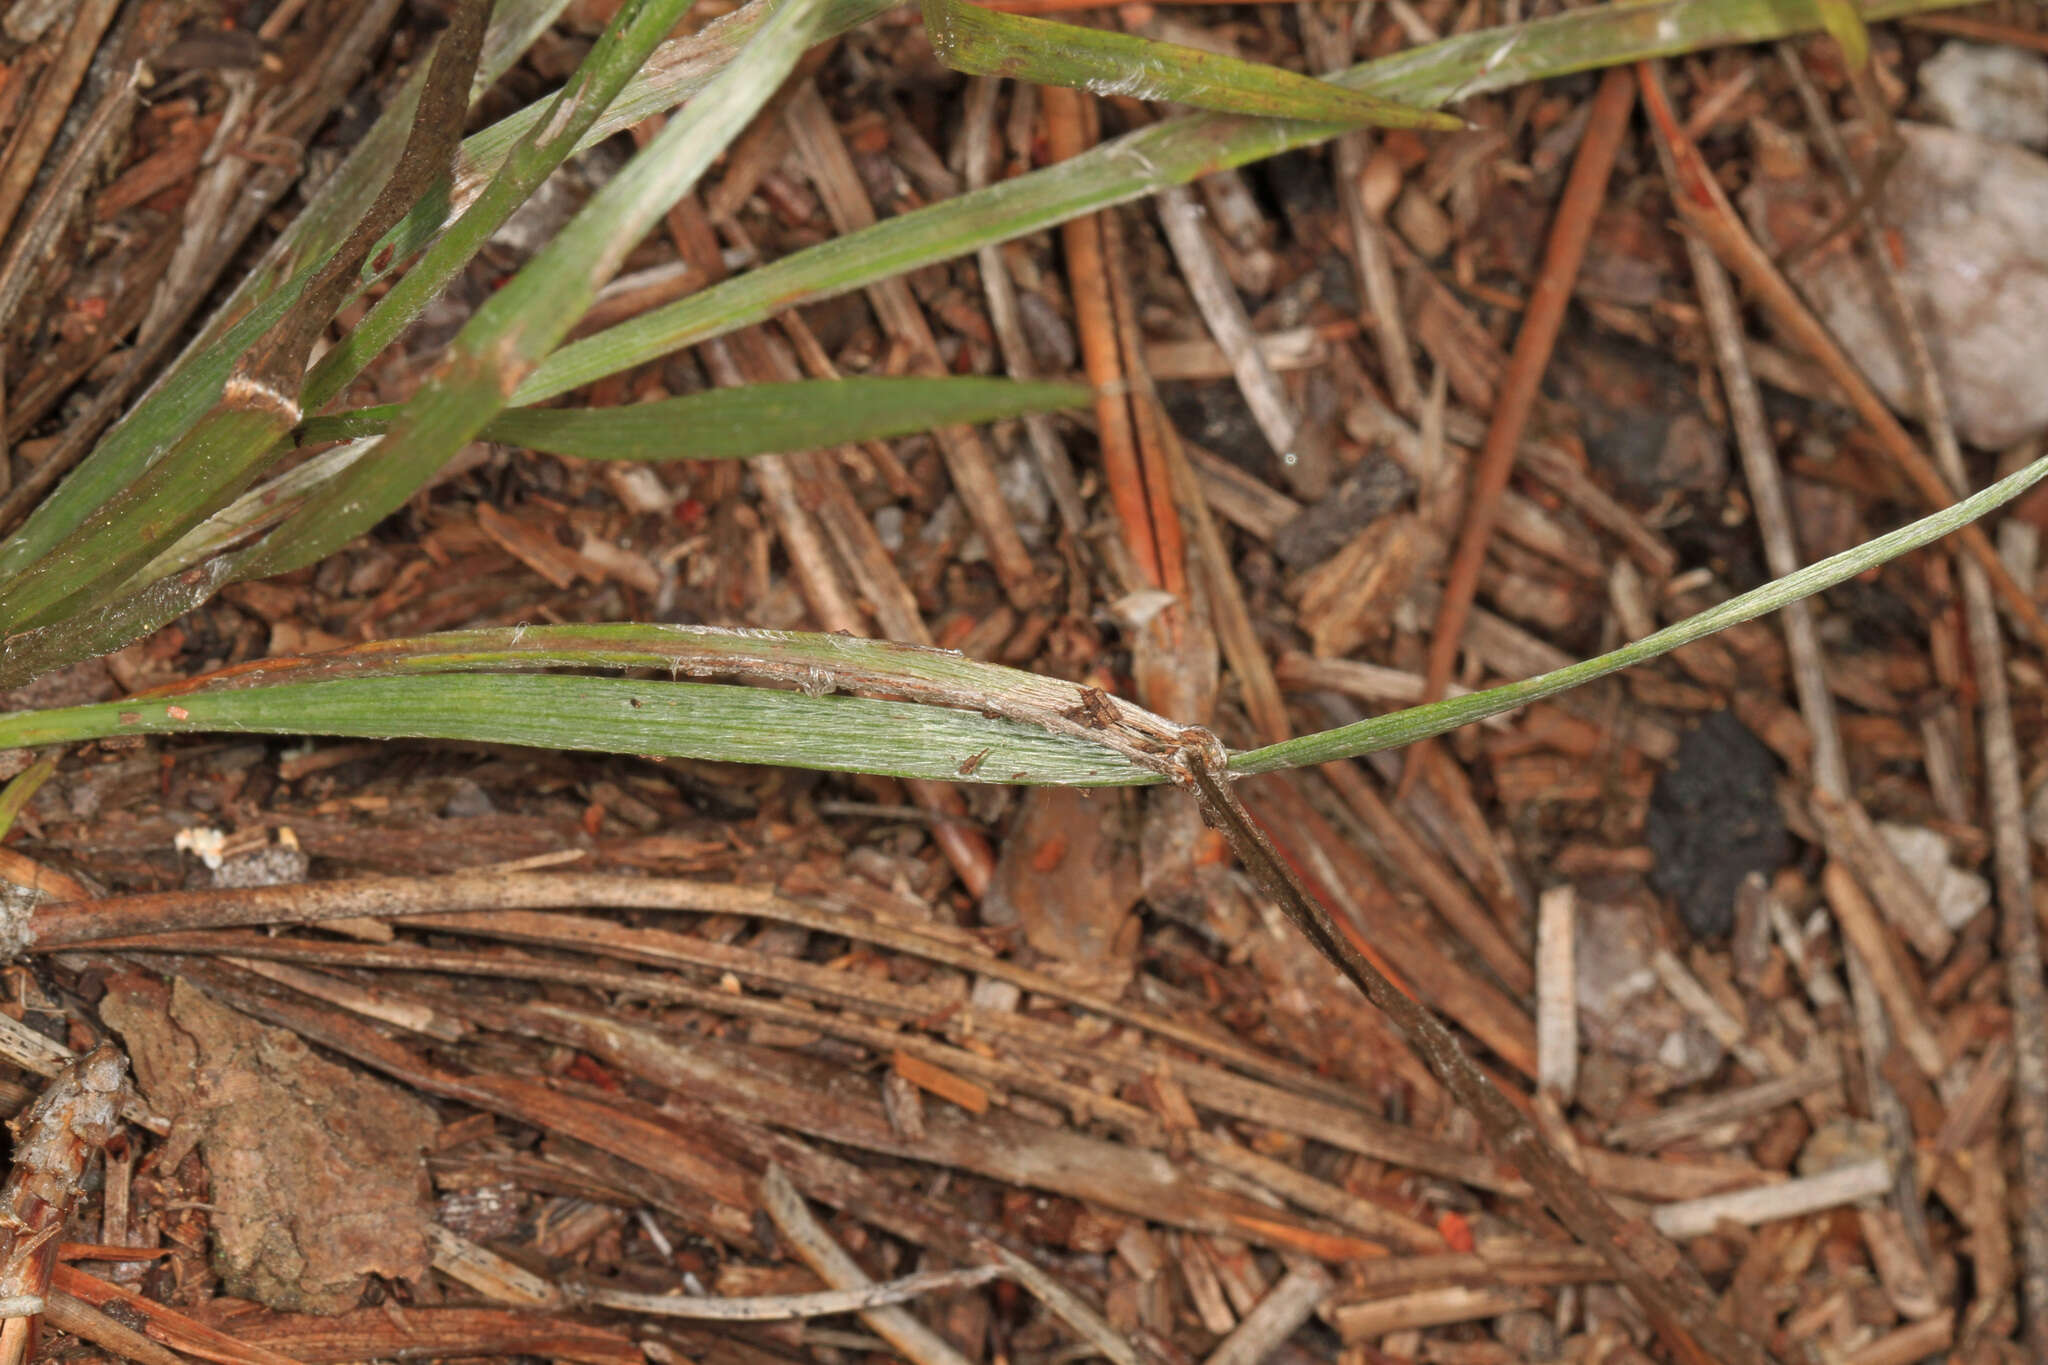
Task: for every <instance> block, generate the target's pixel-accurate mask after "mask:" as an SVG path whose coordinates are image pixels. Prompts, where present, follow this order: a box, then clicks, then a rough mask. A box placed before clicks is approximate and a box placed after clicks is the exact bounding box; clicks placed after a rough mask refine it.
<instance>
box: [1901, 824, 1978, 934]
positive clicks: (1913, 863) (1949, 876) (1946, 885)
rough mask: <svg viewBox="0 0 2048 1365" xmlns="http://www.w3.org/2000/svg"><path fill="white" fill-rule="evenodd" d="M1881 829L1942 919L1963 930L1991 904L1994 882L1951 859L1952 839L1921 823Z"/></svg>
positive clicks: (1949, 924)
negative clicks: (1932, 900)
mask: <svg viewBox="0 0 2048 1365" xmlns="http://www.w3.org/2000/svg"><path fill="white" fill-rule="evenodd" d="M1877 832H1878V833H1879V834H1881V835H1882V836H1884V841H1885V842H1886V843H1887V844H1889V845H1891V850H1892V852H1893V853H1895V854H1897V855H1898V858H1899V861H1900V862H1902V863H1904V864H1905V865H1906V868H1907V870H1908V871H1910V872H1911V873H1912V874H1913V877H1914V879H1915V880H1916V881H1918V882H1919V883H1920V885H1921V886H1923V887H1925V888H1926V889H1927V894H1928V895H1930V896H1932V897H1933V898H1934V908H1935V911H1936V912H1937V913H1938V914H1939V915H1940V916H1941V922H1942V923H1943V924H1946V925H1947V926H1948V927H1949V928H1951V929H1961V928H1962V927H1963V926H1964V925H1965V924H1968V923H1969V922H1970V921H1971V920H1973V919H1975V918H1976V917H1977V913H1978V912H1979V911H1980V910H1982V909H1983V908H1984V907H1985V906H1987V905H1989V904H1991V883H1989V882H1987V881H1985V880H1984V879H1983V878H1982V877H1980V876H1978V875H1977V874H1976V873H1974V872H1965V871H1963V870H1962V869H1961V868H1959V867H1956V866H1954V865H1952V864H1951V863H1950V862H1949V847H1948V840H1946V839H1944V838H1942V837H1941V836H1940V835H1939V834H1936V833H1935V832H1934V831H1933V830H1931V829H1927V828H1925V827H1923V826H1920V825H1895V824H1892V823H1891V822H1889V821H1882V822H1880V823H1879V824H1878V827H1877Z"/></svg>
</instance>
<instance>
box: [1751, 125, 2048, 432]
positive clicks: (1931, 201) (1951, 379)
mask: <svg viewBox="0 0 2048 1365" xmlns="http://www.w3.org/2000/svg"><path fill="white" fill-rule="evenodd" d="M1751 127H1752V132H1753V135H1754V138H1755V142H1756V162H1757V166H1758V168H1759V169H1758V175H1757V177H1756V179H1755V180H1754V181H1753V182H1752V183H1751V184H1750V186H1749V188H1748V189H1746V190H1744V191H1743V192H1742V195H1741V196H1740V198H1741V201H1742V207H1743V212H1744V213H1745V214H1746V215H1747V216H1748V218H1749V220H1750V223H1751V226H1752V227H1753V228H1754V229H1755V230H1756V234H1757V237H1758V239H1759V240H1760V241H1761V242H1762V244H1763V245H1764V246H1765V247H1766V248H1767V249H1769V250H1772V251H1782V250H1784V249H1786V248H1787V247H1789V246H1791V245H1793V244H1795V243H1799V242H1805V241H1809V240H1812V238H1813V237H1814V236H1815V235H1817V234H1818V233H1820V232H1822V231H1825V230H1826V228H1827V226H1828V224H1830V223H1831V222H1833V221H1834V220H1835V219H1836V218H1837V217H1838V216H1839V214H1840V210H1841V202H1840V199H1839V196H1833V195H1830V194H1829V193H1828V192H1826V191H1824V190H1822V189H1819V188H1817V187H1822V186H1825V185H1827V184H1828V183H1829V179H1830V178H1829V177H1827V176H1825V175H1823V174H1822V173H1821V172H1820V171H1819V170H1818V169H1817V168H1816V167H1815V166H1814V165H1813V163H1812V159H1811V155H1810V153H1809V152H1808V150H1807V148H1806V145H1805V143H1804V141H1803V140H1802V139H1799V138H1796V137H1794V136H1792V135H1791V134H1790V133H1788V132H1786V131H1785V130H1783V129H1781V128H1774V127H1772V126H1770V125H1769V124H1765V123H1763V122H1761V121H1758V122H1757V123H1754V124H1752V125H1751ZM1898 131H1899V136H1900V138H1901V139H1902V141H1903V142H1904V145H1905V151H1904V154H1903V155H1902V156H1901V157H1900V159H1899V162H1898V164H1897V165H1896V166H1895V167H1894V168H1893V169H1892V173H1891V174H1890V175H1889V176H1887V177H1886V178H1885V182H1884V188H1883V191H1882V194H1881V196H1880V204H1879V211H1880V213H1881V215H1882V216H1883V218H1884V221H1885V222H1886V223H1887V224H1888V225H1889V226H1890V227H1891V229H1892V230H1893V232H1894V233H1895V234H1896V239H1897V245H1898V248H1899V250H1900V251H1901V252H1902V256H1903V260H1904V262H1905V265H1904V269H1903V271H1902V272H1901V275H1902V279H1903V281H1904V284H1905V288H1906V294H1907V297H1908V300H1909V301H1910V302H1911V303H1912V305H1913V307H1914V310H1915V311H1916V312H1917V313H1918V314H1919V316H1920V317H1921V318H1922V319H1923V320H1924V322H1925V325H1926V327H1927V333H1928V336H1927V341H1928V345H1929V346H1930V347H1931V348H1932V350H1933V352H1934V364H1935V369H1936V370H1937V371H1938V373H1939V376H1940V379H1941V382H1942V387H1943V389H1944V390H1945V391H1946V393H1947V395H1948V399H1949V404H1950V407H1951V409H1952V411H1953V415H1954V417H1955V423H1956V430H1957V432H1958V433H1959V434H1960V435H1961V436H1962V438H1963V439H1964V440H1966V441H1968V442H1969V443H1970V444H1971V445H1974V446H1980V447H1982V448H1984V449H1987V450H2003V449H2005V448H2006V447H2007V446H2010V445H2013V444H2015V443H2017V442H2020V441H2023V440H2027V439H2029V438H2030V437H2032V436H2034V435H2036V434H2038V433H2040V432H2042V431H2048V384H2043V383H2042V382H2041V373H2040V357H2041V356H2042V355H2044V354H2048V239H2044V238H2043V235H2042V233H2041V224H2042V223H2044V222H2048V160H2043V159H2042V158H2041V157H2039V156H2036V155H2034V154H2033V153H2032V152H2029V151H2026V150H2025V149H2024V148H2021V147H2017V146H2014V145H2013V144H2011V143H2008V142H1996V141H1992V140H1990V139H1987V138H1982V137H1977V136H1974V135H1972V134H1970V133H1963V132H1957V131H1955V130H1954V129H1950V128H1940V127H1936V126H1934V125H1932V124H1925V123H1901V124H1899V125H1898ZM1869 144H1870V138H1869V137H1868V135H1867V134H1858V135H1855V136H1853V137H1852V145H1851V150H1852V152H1854V153H1855V154H1857V155H1858V156H1866V157H1867V156H1868V154H1869V152H1870V151H1871V148H1870V145H1869ZM1790 273H1791V275H1792V278H1793V282H1794V283H1795V284H1797V285H1798V286H1799V289H1800V292H1801V293H1803V294H1804V295H1805V296H1806V299H1807V301H1808V302H1809V303H1811V304H1812V305H1813V309H1814V311H1815V312H1816V313H1818V314H1820V317H1821V320H1822V321H1823V322H1825V323H1827V325H1828V328H1829V330H1830V331H1832V332H1833V333H1834V334H1835V336H1836V337H1837V338H1838V339H1839V340H1840V341H1841V343H1842V347H1843V349H1844V350H1846V351H1847V352H1848V353H1849V355H1850V356H1852V357H1854V359H1855V361H1856V364H1857V365H1858V366H1859V367H1860V368H1861V369H1862V371H1863V373H1864V374H1865V375H1867V376H1868V377H1869V379H1870V382H1871V384H1872V385H1874V386H1875V387H1876V389H1877V390H1878V392H1879V393H1880V394H1882V395H1883V397H1884V399H1885V401H1886V402H1888V403H1890V404H1891V405H1892V406H1893V407H1895V408H1898V409H1900V410H1901V411H1905V412H1908V413H1916V412H1917V409H1918V407H1919V403H1918V400H1917V396H1916V393H1915V384H1914V382H1913V379H1912V374H1911V371H1910V369H1909V368H1908V367H1907V363H1906V359H1905V355H1904V352H1903V350H1902V349H1901V347H1900V344H1899V340H1898V338H1897V336H1896V335H1895V334H1894V328H1893V326H1892V323H1891V320H1890V318H1889V317H1888V316H1887V315H1886V313H1885V310H1884V309H1883V308H1882V307H1881V306H1880V305H1879V303H1878V301H1877V298H1876V295H1875V293H1874V292H1873V290H1872V287H1871V284H1870V279H1869V275H1868V273H1867V271H1866V270H1865V262H1864V260H1863V257H1862V254H1861V252H1860V251H1858V250H1856V249H1854V248H1853V246H1852V244H1851V240H1850V237H1849V236H1844V237H1842V238H1840V239H1837V240H1836V241H1834V242H1831V243H1828V244H1827V245H1825V246H1822V247H1821V248H1819V249H1818V250H1816V251H1814V252H1813V253H1812V255H1810V256H1809V257H1807V258H1806V259H1805V260H1803V261H1801V262H1800V263H1799V264H1798V265H1797V266H1796V267H1794V268H1793V269H1792V271H1791V272H1790Z"/></svg>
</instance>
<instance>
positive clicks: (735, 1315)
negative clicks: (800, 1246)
mask: <svg viewBox="0 0 2048 1365" xmlns="http://www.w3.org/2000/svg"><path fill="white" fill-rule="evenodd" d="M784 1179H785V1180H786V1179H787V1177H784ZM791 1193H792V1194H794V1193H795V1191H794V1190H793V1189H792V1191H791ZM783 1231H784V1235H785V1236H787V1235H788V1230H787V1229H784V1230H783ZM791 1240H793V1241H794V1240H795V1239H794V1238H792V1239H791ZM807 1259H808V1258H807ZM1008 1273H1009V1272H1008V1271H1006V1270H1005V1269H1004V1268H1003V1267H1002V1266H999V1265H977V1266H969V1267H967V1268H966V1269H964V1270H927V1271H923V1272H921V1273H919V1274H916V1275H905V1276H902V1277H901V1278H900V1279H894V1280H878V1281H876V1282H874V1283H872V1284H866V1285H858V1286H855V1287H852V1288H847V1289H826V1290H821V1291H819V1292H817V1293H815V1294H761V1295H757V1296H754V1297H751V1298H730V1299H727V1298H719V1297H717V1296H715V1295H703V1294H635V1293H633V1292H631V1291H630V1290H625V1289H612V1288H610V1287H608V1286H605V1285H595V1284H591V1285H579V1284H571V1285H568V1286H566V1287H565V1291H564V1292H565V1293H566V1295H567V1296H568V1297H569V1298H570V1299H572V1300H580V1301H582V1302H584V1303H587V1304H591V1305H593V1306H594V1307H598V1308H615V1309H617V1310H618V1311H620V1312H622V1313H645V1314H647V1315H649V1316H651V1317H663V1318H696V1319H701V1320H704V1321H710V1322H786V1321H788V1320H789V1319H791V1318H822V1317H826V1316H829V1315H830V1314H833V1313H860V1314H863V1315H865V1314H866V1313H867V1312H868V1311H869V1310H870V1309H876V1308H887V1307H888V1306H889V1305H891V1304H898V1303H908V1302H910V1301H911V1300H912V1299H921V1298H923V1297H925V1296H926V1295H928V1294H950V1293H953V1292H955V1291H957V1290H961V1289H974V1288H976V1287H978V1286H980V1285H984V1284H987V1283H988V1282H989V1281H990V1280H1000V1279H1002V1278H1003V1277H1004V1276H1005V1275H1006V1274H1008Z"/></svg>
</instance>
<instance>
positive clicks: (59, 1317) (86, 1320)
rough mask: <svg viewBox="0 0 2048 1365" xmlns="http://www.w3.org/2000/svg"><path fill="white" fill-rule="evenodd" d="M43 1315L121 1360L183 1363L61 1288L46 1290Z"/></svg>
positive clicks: (147, 1363) (145, 1364)
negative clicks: (46, 1297)
mask: <svg viewBox="0 0 2048 1365" xmlns="http://www.w3.org/2000/svg"><path fill="white" fill-rule="evenodd" d="M43 1317H44V1319H45V1320H46V1321H47V1322H48V1323H49V1324H50V1325H51V1326H52V1327H55V1328H56V1329H57V1330H58V1331H60V1332H69V1333H70V1334H71V1335H72V1336H75V1337H77V1338H79V1339H80V1340H81V1341H89V1342H91V1343H92V1344H93V1345H95V1346H100V1347H104V1348H105V1349H107V1350H109V1351H112V1352H113V1353H114V1354H115V1355H118V1356H121V1357H123V1358H124V1359H127V1360H133V1361H137V1362H139V1365H187V1362H186V1360H185V1358H184V1357H183V1356H181V1355H178V1354H177V1353H176V1352H174V1351H171V1350H169V1349H167V1348H166V1347H163V1346H160V1345H158V1344H157V1343H156V1342H154V1341H151V1340H150V1339H149V1338H148V1337H146V1336H144V1335H143V1334H142V1333H140V1332H138V1331H136V1330H135V1329H134V1328H133V1327H130V1326H128V1325H126V1324H125V1323H121V1322H117V1321H115V1320H114V1319H113V1318H111V1317H109V1316H108V1315H107V1314H105V1313H103V1312H101V1311H100V1310H99V1309H97V1308H95V1307H93V1306H92V1305H91V1304H89V1303H86V1302H85V1301H84V1300H82V1299H75V1298H73V1297H71V1295H69V1294H66V1293H65V1292H64V1291H63V1290H61V1289H53V1290H51V1291H50V1295H49V1300H48V1302H47V1303H46V1304H45V1305H44V1307H43ZM4 1349H5V1345H4V1338H0V1350H4Z"/></svg>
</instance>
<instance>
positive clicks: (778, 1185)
mask: <svg viewBox="0 0 2048 1365" xmlns="http://www.w3.org/2000/svg"><path fill="white" fill-rule="evenodd" d="M761 1206H762V1207H763V1208H765V1209H766V1210H767V1211H768V1216H769V1218H771V1219H773V1220H774V1223H775V1230H776V1231H777V1232H779V1233H781V1234H782V1236H783V1238H784V1240H786V1241H787V1242H788V1243H789V1244H790V1247H791V1248H792V1249H793V1250H794V1251H795V1252H796V1254H797V1256H798V1257H799V1258H800V1259H801V1260H802V1261H803V1263H804V1264H805V1265H808V1266H809V1267H810V1268H811V1269H812V1270H813V1271H815V1272H816V1273H817V1276H818V1278H819V1279H821V1280H823V1281H824V1282H825V1283H826V1284H829V1285H832V1286H834V1287H835V1288H837V1289H840V1290H856V1291H858V1290H863V1289H865V1290H869V1291H872V1290H873V1289H874V1288H875V1285H874V1282H873V1281H872V1280H870V1279H868V1277H867V1272H865V1271H863V1270H862V1269H861V1268H860V1267H859V1266H858V1265H857V1264H855V1263H854V1259H853V1257H851V1256H849V1255H847V1254H846V1249H845V1248H844V1247H842V1246H840V1245H839V1243H837V1242H835V1241H833V1240H832V1234H831V1233H829V1232H827V1231H826V1230H825V1227H824V1225H823V1224H821V1223H820V1222H819V1221H818V1220H817V1218H816V1217H815V1216H814V1215H813V1214H812V1213H811V1211H810V1210H809V1209H808V1208H806V1207H805V1206H804V1199H803V1196H802V1195H801V1194H798V1193H797V1189H796V1186H794V1185H792V1184H790V1183H789V1177H788V1176H786V1175H784V1174H783V1173H782V1170H781V1168H780V1167H777V1166H770V1167H769V1168H768V1171H767V1174H765V1175H763V1176H762V1177H761ZM860 1317H861V1321H862V1322H865V1323H866V1324H867V1325H868V1326H869V1327H870V1328H871V1329H873V1331H874V1333H875V1335H877V1336H879V1337H881V1338H882V1339H883V1340H884V1341H886V1342H888V1343H889V1344H890V1345H891V1346H894V1347H895V1348H896V1349H897V1350H899V1351H901V1352H903V1354H904V1356H905V1357H907V1358H908V1359H909V1360H910V1361H911V1362H912V1363H913V1365H967V1357H965V1356H963V1355H961V1354H960V1352H958V1351H956V1350H954V1349H953V1348H952V1347H951V1346H950V1345H948V1344H947V1343H946V1342H945V1340H944V1339H943V1338H941V1337H940V1336H939V1334H938V1333H936V1332H934V1331H932V1329H931V1328H929V1327H927V1326H925V1325H924V1324H923V1323H921V1322H919V1321H918V1320H917V1319H916V1318H914V1317H912V1316H910V1314H909V1313H908V1312H906V1311H905V1310H904V1309H902V1308H898V1307H893V1306H877V1307H870V1308H865V1309H862V1310H860Z"/></svg>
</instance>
